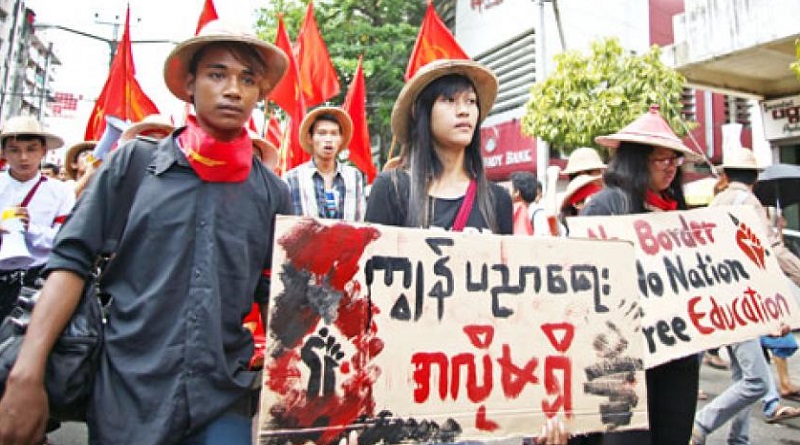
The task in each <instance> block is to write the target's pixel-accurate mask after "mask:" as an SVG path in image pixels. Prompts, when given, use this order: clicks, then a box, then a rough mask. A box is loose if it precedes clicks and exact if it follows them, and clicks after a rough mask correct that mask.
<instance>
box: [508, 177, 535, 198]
mask: <svg viewBox="0 0 800 445" xmlns="http://www.w3.org/2000/svg"><path fill="white" fill-rule="evenodd" d="M509 179H511V186H512V187H514V190H517V191H519V195H520V196H521V197H522V200H523V201H525V202H527V203H528V204H530V203H532V202H533V201H534V200H536V195H537V191H538V190H539V189H540V188H541V184H539V181H537V180H536V175H534V174H533V173H531V172H525V171H517V172H514V173H511V177H510V178H509Z"/></svg>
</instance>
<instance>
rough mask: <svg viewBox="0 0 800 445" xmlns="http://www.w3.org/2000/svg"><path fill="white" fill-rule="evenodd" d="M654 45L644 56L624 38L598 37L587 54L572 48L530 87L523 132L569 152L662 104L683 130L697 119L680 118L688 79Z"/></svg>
mask: <svg viewBox="0 0 800 445" xmlns="http://www.w3.org/2000/svg"><path fill="white" fill-rule="evenodd" d="M660 54H661V50H660V48H659V47H657V46H653V47H651V48H650V50H648V52H647V53H645V54H643V55H636V54H631V53H630V52H627V51H626V50H625V49H624V48H622V46H621V44H620V42H619V40H617V39H616V38H608V39H604V40H600V41H595V42H593V43H592V45H591V52H590V54H588V55H585V54H582V53H580V52H579V51H568V52H564V53H561V54H559V55H557V56H556V57H555V62H556V68H555V69H554V70H553V71H552V72H551V73H550V75H549V76H548V77H547V78H546V79H544V81H542V82H537V83H536V84H535V85H534V86H533V87H532V88H531V97H530V99H529V101H528V103H527V105H526V112H525V116H524V117H523V118H522V131H523V133H525V134H527V135H529V136H538V137H540V138H542V139H543V140H545V141H547V142H548V143H549V144H550V146H551V148H552V149H553V150H554V151H560V152H562V153H564V154H569V153H570V152H572V150H574V149H575V148H577V147H596V148H598V149H602V147H599V146H598V145H597V144H595V143H594V138H595V136H599V135H606V134H611V133H614V132H615V131H617V130H619V129H620V128H622V127H624V126H625V125H627V124H629V123H630V122H631V121H633V120H634V119H636V118H637V117H639V116H640V115H641V114H642V113H644V112H646V111H647V110H648V108H649V107H650V105H651V104H659V105H660V107H661V113H662V114H663V115H664V117H665V118H666V119H667V121H669V123H670V126H671V127H672V128H673V129H674V130H675V132H676V133H678V135H683V134H685V133H686V132H687V127H688V128H689V129H691V128H693V127H694V126H696V123H693V122H691V123H687V122H683V121H682V118H681V114H680V111H681V93H682V91H683V85H684V78H683V76H681V75H680V74H679V73H677V72H676V71H675V70H673V69H671V68H669V67H667V66H666V65H664V64H663V63H662V62H661V61H660Z"/></svg>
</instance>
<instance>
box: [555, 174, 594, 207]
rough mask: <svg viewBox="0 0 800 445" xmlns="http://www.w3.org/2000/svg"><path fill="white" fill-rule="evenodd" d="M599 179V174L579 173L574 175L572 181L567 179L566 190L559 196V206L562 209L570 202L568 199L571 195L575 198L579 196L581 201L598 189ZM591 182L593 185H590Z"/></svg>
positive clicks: (570, 198)
mask: <svg viewBox="0 0 800 445" xmlns="http://www.w3.org/2000/svg"><path fill="white" fill-rule="evenodd" d="M601 179H602V176H601V175H579V176H576V177H575V179H573V180H572V181H569V184H567V190H566V191H565V192H564V196H562V197H561V208H562V209H563V208H564V207H566V206H567V205H569V204H571V202H570V201H571V200H572V198H573V196H574V197H576V198H578V197H579V196H580V197H581V198H582V199H580V201H582V200H584V199H586V198H588V197H589V196H591V195H594V194H595V193H597V192H598V191H600V189H601V188H602V186H601V185H600V180H601ZM593 184H594V185H595V187H591V186H592V185H593ZM582 195H585V196H582Z"/></svg>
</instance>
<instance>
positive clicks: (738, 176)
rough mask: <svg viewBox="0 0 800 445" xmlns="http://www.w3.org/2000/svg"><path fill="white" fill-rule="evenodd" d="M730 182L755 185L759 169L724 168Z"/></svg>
mask: <svg viewBox="0 0 800 445" xmlns="http://www.w3.org/2000/svg"><path fill="white" fill-rule="evenodd" d="M723 171H724V172H725V176H727V177H728V182H741V183H742V184H747V185H753V184H755V183H756V181H758V171H757V170H753V169H750V168H725V169H723Z"/></svg>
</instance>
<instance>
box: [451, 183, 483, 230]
mask: <svg viewBox="0 0 800 445" xmlns="http://www.w3.org/2000/svg"><path fill="white" fill-rule="evenodd" d="M477 191H478V183H477V182H476V181H475V180H474V179H471V180H470V181H469V186H467V193H466V194H465V195H464V200H463V201H461V207H459V208H458V213H457V214H456V219H454V220H453V228H452V230H453V232H461V231H462V230H464V227H466V225H467V220H468V219H469V214H470V213H472V205H473V204H474V203H475V195H476V194H477Z"/></svg>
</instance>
